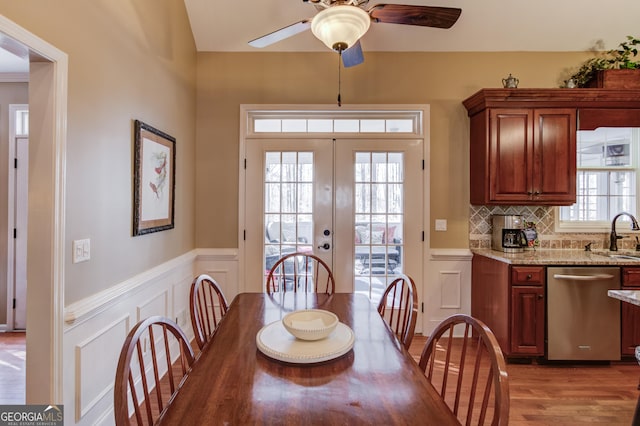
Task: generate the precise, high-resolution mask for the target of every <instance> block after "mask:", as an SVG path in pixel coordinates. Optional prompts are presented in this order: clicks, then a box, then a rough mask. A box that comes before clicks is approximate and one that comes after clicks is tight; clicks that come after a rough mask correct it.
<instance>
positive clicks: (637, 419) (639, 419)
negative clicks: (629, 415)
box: [631, 395, 640, 426]
mask: <svg viewBox="0 0 640 426" xmlns="http://www.w3.org/2000/svg"><path fill="white" fill-rule="evenodd" d="M631 426H640V395H639V396H638V402H636V410H635V412H634V413H633V420H632V421H631Z"/></svg>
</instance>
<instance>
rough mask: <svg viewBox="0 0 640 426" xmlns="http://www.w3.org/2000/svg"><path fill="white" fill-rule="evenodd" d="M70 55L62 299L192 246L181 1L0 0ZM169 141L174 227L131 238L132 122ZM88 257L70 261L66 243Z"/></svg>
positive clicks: (190, 97)
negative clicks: (173, 155) (83, 245)
mask: <svg viewBox="0 0 640 426" xmlns="http://www.w3.org/2000/svg"><path fill="white" fill-rule="evenodd" d="M0 13H1V14H3V15H4V16H6V17H7V18H8V19H11V20H12V21H14V22H16V23H17V24H18V25H21V26H22V27H24V28H25V29H27V30H28V31H30V32H32V33H33V34H35V35H37V36H38V37H40V38H42V39H44V40H45V41H47V42H48V43H50V44H52V45H53V46H55V47H57V48H58V49H60V50H62V51H63V52H65V53H67V54H68V55H69V82H68V123H67V135H68V138H67V165H66V200H65V205H66V235H65V240H66V244H65V246H66V253H65V257H66V263H65V290H64V291H65V304H69V303H72V302H75V301H78V300H81V299H83V298H85V297H87V296H90V295H92V294H95V293H97V292H99V291H101V290H104V289H106V288H108V287H110V286H113V285H114V284H117V283H119V282H121V281H123V280H125V279H128V278H130V277H132V276H135V275H136V274H138V273H141V272H143V271H145V270H147V269H149V268H151V267H153V266H156V265H158V264H159V263H161V262H163V261H166V260H168V259H172V258H174V257H176V256H178V255H180V254H182V253H184V252H186V251H188V250H190V249H192V248H194V247H195V242H194V238H195V237H194V236H195V228H194V226H195V223H194V206H195V198H194V197H195V194H194V188H195V184H194V155H195V113H196V111H195V90H196V88H195V71H196V51H195V43H194V41H193V36H192V34H191V29H190V26H189V22H188V19H187V15H186V11H185V8H184V2H183V1H181V0H167V1H163V2H157V1H154V0H137V1H135V2H131V1H125V0H113V1H106V0H103V1H90V2H88V1H79V0H59V1H56V4H55V7H53V6H52V5H51V3H50V2H49V1H44V0H43V1H40V0H31V1H29V2H15V1H10V0H2V1H0ZM135 119H139V120H142V121H144V122H145V123H147V124H150V125H152V126H154V127H156V128H158V129H160V130H162V131H164V132H166V133H168V134H170V135H171V136H173V137H175V138H176V140H177V143H176V150H177V161H176V211H175V229H173V230H169V231H164V232H159V233H154V234H149V235H144V236H140V237H132V236H131V235H132V188H133V178H132V170H133V156H132V155H133V120H135ZM81 238H90V239H91V260H90V261H88V262H85V263H79V264H72V263H71V247H72V241H73V240H75V239H81Z"/></svg>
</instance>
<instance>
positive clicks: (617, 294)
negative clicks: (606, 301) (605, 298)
mask: <svg viewBox="0 0 640 426" xmlns="http://www.w3.org/2000/svg"><path fill="white" fill-rule="evenodd" d="M607 294H608V295H609V297H613V298H614V299H619V300H622V301H623V302H627V303H631V304H632V305H638V306H640V291H639V290H608V291H607Z"/></svg>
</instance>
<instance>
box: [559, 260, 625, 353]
mask: <svg viewBox="0 0 640 426" xmlns="http://www.w3.org/2000/svg"><path fill="white" fill-rule="evenodd" d="M618 288H620V268H618V267H549V268H547V359H549V360H594V361H614V360H619V359H620V302H619V301H618V300H615V299H613V298H611V297H609V296H607V290H610V289H618Z"/></svg>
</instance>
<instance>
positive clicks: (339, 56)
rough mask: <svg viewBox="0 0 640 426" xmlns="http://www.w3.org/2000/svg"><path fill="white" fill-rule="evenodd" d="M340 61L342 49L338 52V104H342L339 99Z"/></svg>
mask: <svg viewBox="0 0 640 426" xmlns="http://www.w3.org/2000/svg"><path fill="white" fill-rule="evenodd" d="M340 62H342V51H339V52H338V106H339V107H341V106H342V100H341V99H340V80H341V79H340V77H341V76H340Z"/></svg>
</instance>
